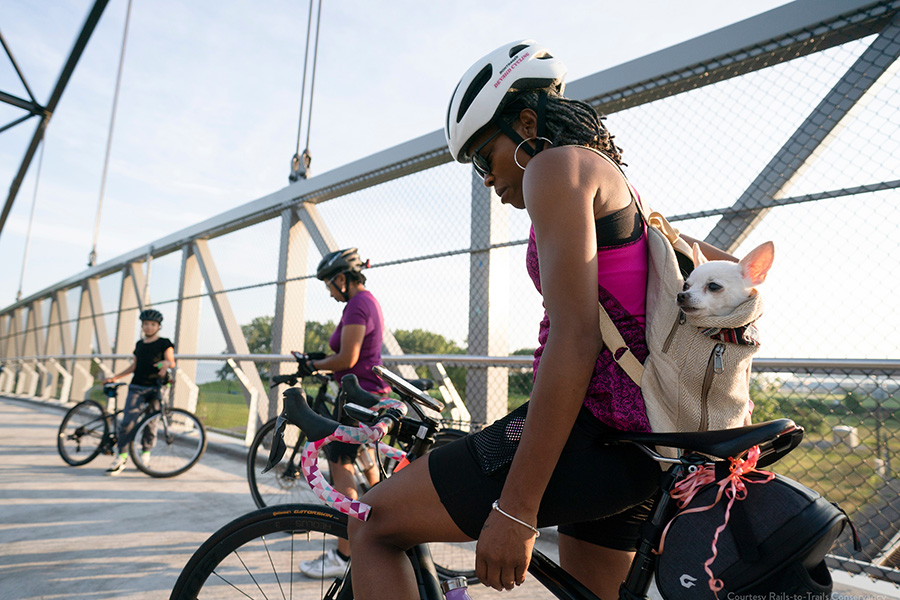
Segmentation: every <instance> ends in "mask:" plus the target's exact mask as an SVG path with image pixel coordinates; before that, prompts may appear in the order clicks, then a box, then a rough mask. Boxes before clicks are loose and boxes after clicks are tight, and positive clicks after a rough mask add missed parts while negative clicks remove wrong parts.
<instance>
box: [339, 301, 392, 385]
mask: <svg viewBox="0 0 900 600" xmlns="http://www.w3.org/2000/svg"><path fill="white" fill-rule="evenodd" d="M383 323H384V318H383V317H382V316H381V305H380V304H378V300H376V299H375V296H373V295H372V292H370V291H368V290H362V291H360V292H357V294H356V295H355V296H353V297H352V298H350V300H349V301H348V302H347V306H345V307H344V313H343V314H342V315H341V321H340V323H338V326H337V328H336V329H335V330H334V333H332V334H331V339H330V340H328V345H329V346H330V347H331V349H332V350H334V351H335V352H340V351H341V332H342V331H343V330H344V325H364V326H365V328H366V334H365V336H364V337H363V343H362V348H360V350H359V359H358V360H357V361H356V364H355V365H353V367H351V368H350V369H348V370H346V371H335V372H334V378H335V380H337V381H338V382H340V380H341V378H342V377H343V376H344V375H347V374H348V373H353V374H354V375H356V377H357V379H359V385H360V387H362V389H364V390H366V391H369V392H373V393H376V394H379V393H387V392H389V391H390V388H389V387H388V386H387V384H385V382H384V381H383V380H382V379H381V378H380V377H378V376H377V375H375V373H373V372H372V367H374V366H375V365H380V364H381V341H382V333H383Z"/></svg>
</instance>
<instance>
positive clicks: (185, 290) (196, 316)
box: [173, 244, 203, 410]
mask: <svg viewBox="0 0 900 600" xmlns="http://www.w3.org/2000/svg"><path fill="white" fill-rule="evenodd" d="M202 291H203V276H202V275H201V273H200V265H199V262H198V260H197V256H196V255H195V254H194V250H193V247H192V246H191V244H185V246H184V248H183V249H182V250H181V275H180V281H179V283H178V310H177V313H176V315H175V339H174V340H173V341H174V343H175V352H177V353H179V354H196V353H197V347H198V344H199V342H200V302H201V297H200V294H201V293H202ZM177 364H178V375H177V376H176V377H175V389H174V390H173V391H174V398H173V403H174V405H175V406H177V407H179V408H186V407H189V406H190V405H191V403H192V399H191V398H192V396H191V394H192V391H193V389H194V388H193V387H192V386H193V383H194V381H195V380H196V379H197V361H196V360H182V359H178V360H177ZM193 403H194V404H196V400H193ZM191 410H192V409H191Z"/></svg>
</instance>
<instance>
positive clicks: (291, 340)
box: [259, 206, 330, 421]
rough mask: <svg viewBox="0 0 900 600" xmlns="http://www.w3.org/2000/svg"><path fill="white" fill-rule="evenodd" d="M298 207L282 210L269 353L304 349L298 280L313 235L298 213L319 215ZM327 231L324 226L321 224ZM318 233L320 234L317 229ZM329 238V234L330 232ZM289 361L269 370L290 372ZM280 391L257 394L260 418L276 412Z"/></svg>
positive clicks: (303, 302)
mask: <svg viewBox="0 0 900 600" xmlns="http://www.w3.org/2000/svg"><path fill="white" fill-rule="evenodd" d="M309 209H310V210H309V211H308V210H307V208H306V207H305V206H304V207H301V208H298V209H297V210H296V211H294V210H292V209H285V210H284V211H282V213H281V240H280V244H279V250H278V275H277V277H278V281H279V283H278V284H277V286H276V287H275V317H274V319H273V320H272V354H288V353H289V352H290V351H292V350H296V351H298V352H303V351H304V350H305V347H304V344H305V341H306V340H305V338H306V280H305V279H298V278H299V277H302V276H303V275H305V274H306V273H307V270H308V269H309V241H310V238H311V237H312V236H311V235H310V231H309V229H308V228H307V226H306V222H305V221H303V220H301V218H300V214H301V213H302V214H303V215H304V216H306V217H307V219H309V215H310V212H312V213H314V214H316V215H317V214H318V211H316V210H315V207H314V206H310V207H309ZM322 231H325V232H326V233H327V229H325V228H324V226H323V227H322ZM317 234H318V235H320V236H321V233H320V232H319V231H318V229H317ZM329 237H330V234H329ZM295 370H296V365H294V364H292V363H285V362H277V363H271V367H270V371H271V372H272V373H275V374H279V375H282V374H286V373H293V372H294V371H295ZM280 399H281V394H280V392H279V388H277V387H275V388H270V389H269V393H268V397H266V396H263V397H260V399H259V401H260V403H265V402H268V404H267V405H265V406H260V407H259V414H260V416H263V415H265V416H263V420H264V421H265V420H267V419H271V418H272V417H275V416H277V415H278V411H279V410H280V407H279V401H280Z"/></svg>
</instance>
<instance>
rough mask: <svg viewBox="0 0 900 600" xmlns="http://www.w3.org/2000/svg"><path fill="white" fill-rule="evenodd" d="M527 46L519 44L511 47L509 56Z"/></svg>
mask: <svg viewBox="0 0 900 600" xmlns="http://www.w3.org/2000/svg"><path fill="white" fill-rule="evenodd" d="M527 47H528V44H519V45H517V46H513V47H512V48H510V49H509V57H510V58H512V57H513V56H515V55H516V54H518V53H519V52H520V51H522V50H524V49H525V48H527Z"/></svg>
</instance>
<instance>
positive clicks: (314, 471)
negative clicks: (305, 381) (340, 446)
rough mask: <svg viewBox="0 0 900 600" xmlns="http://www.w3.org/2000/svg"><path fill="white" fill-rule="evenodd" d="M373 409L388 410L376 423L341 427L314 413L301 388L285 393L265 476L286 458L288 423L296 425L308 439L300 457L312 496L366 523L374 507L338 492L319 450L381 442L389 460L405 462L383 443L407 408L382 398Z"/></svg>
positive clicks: (381, 446) (389, 399)
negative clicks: (320, 462)
mask: <svg viewBox="0 0 900 600" xmlns="http://www.w3.org/2000/svg"><path fill="white" fill-rule="evenodd" d="M372 409H373V410H380V409H385V412H384V414H383V415H382V416H381V417H380V418H379V419H378V421H376V422H375V423H374V424H372V425H360V426H358V427H352V426H348V425H341V424H340V423H338V422H337V421H334V420H332V419H330V418H328V417H325V416H322V415H320V414H318V413H317V412H315V411H314V410H313V409H312V408H311V407H310V406H309V403H308V402H307V401H306V395H305V394H304V393H303V390H301V389H300V388H290V389H287V390H285V391H284V411H283V412H282V414H281V416H279V417H278V420H277V421H276V422H275V438H274V445H273V446H272V450H271V452H270V453H269V462H268V464H267V465H266V468H265V469H264V470H263V473H266V472H268V471H269V470H270V469H272V468H273V467H274V466H275V465H277V464H278V462H279V461H280V460H281V458H282V457H283V456H284V453H285V451H286V449H287V447H286V446H285V443H284V428H285V426H286V425H287V423H288V422H290V423H293V424H294V425H296V426H297V427H299V428H300V429H301V430H303V432H304V433H305V434H306V437H307V439H308V440H309V441H308V442H307V444H306V446H305V447H304V449H303V452H302V453H301V455H300V464H301V466H302V468H303V475H304V477H305V478H306V481H307V482H308V483H309V487H310V488H311V489H312V491H313V493H315V494H316V496H318V497H319V498H320V499H321V500H322V501H323V502H325V503H327V504H330V505H331V506H333V507H335V508H336V509H338V510H339V511H341V512H343V513H345V514H347V515H349V516H352V517H355V518H357V519H359V520H361V521H365V520H367V519H368V518H369V514H370V512H371V507H370V506H369V505H367V504H365V503H363V502H360V501H359V500H352V499H350V498H348V497H347V496H345V495H344V494H341V493H340V492H338V491H336V490H335V489H334V488H333V487H332V486H331V485H330V484H329V483H328V480H327V479H326V478H325V477H324V476H323V475H322V473H321V471H320V470H319V466H318V457H319V450H320V449H321V448H322V447H323V446H325V445H326V444H328V443H330V442H332V441H337V442H345V443H349V444H358V445H362V444H366V443H369V442H378V449H379V451H381V452H382V453H384V454H385V455H387V456H388V457H389V458H394V459H397V460H400V459H402V458H403V457H404V456H405V453H404V452H403V451H402V450H398V449H397V448H393V447H391V446H388V445H386V444H382V443H380V440H381V438H383V437H384V436H385V435H387V434H388V432H389V431H390V430H391V429H392V428H393V427H394V426H395V425H396V424H397V423H398V422H399V421H400V418H401V417H402V416H403V415H405V414H406V405H404V404H403V403H402V402H400V401H399V400H395V399H393V398H383V399H381V400H380V401H379V402H378V403H377V404H375V405H374V406H372Z"/></svg>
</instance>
